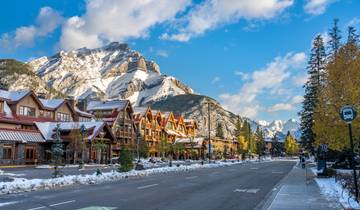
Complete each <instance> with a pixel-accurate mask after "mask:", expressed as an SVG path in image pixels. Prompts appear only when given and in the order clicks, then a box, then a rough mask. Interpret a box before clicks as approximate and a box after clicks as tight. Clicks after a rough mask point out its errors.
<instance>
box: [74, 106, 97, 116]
mask: <svg viewBox="0 0 360 210" xmlns="http://www.w3.org/2000/svg"><path fill="white" fill-rule="evenodd" d="M74 110H75V112H76V114H78V115H79V116H81V117H88V118H94V115H92V114H90V113H88V112H84V111H81V110H80V109H79V108H77V107H75V108H74Z"/></svg>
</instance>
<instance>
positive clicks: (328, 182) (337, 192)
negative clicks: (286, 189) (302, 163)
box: [311, 168, 360, 209]
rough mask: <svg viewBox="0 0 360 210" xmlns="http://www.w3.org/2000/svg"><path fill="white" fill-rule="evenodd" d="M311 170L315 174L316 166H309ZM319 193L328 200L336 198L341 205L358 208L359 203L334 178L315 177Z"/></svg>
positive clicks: (359, 206) (359, 207)
mask: <svg viewBox="0 0 360 210" xmlns="http://www.w3.org/2000/svg"><path fill="white" fill-rule="evenodd" d="M311 170H312V172H313V173H314V174H316V172H317V170H316V168H311ZM315 181H316V183H317V184H318V186H319V188H320V190H321V193H322V194H323V195H325V196H326V198H327V199H328V200H336V201H338V202H340V203H341V204H342V206H343V207H345V208H349V209H360V205H359V204H358V203H356V201H355V199H354V197H353V196H351V194H350V192H349V191H348V190H347V189H344V188H342V185H341V183H340V182H336V181H335V178H315Z"/></svg>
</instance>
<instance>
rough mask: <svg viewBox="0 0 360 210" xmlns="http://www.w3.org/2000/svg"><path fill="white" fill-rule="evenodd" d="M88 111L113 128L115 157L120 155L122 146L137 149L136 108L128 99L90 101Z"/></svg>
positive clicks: (113, 151)
mask: <svg viewBox="0 0 360 210" xmlns="http://www.w3.org/2000/svg"><path fill="white" fill-rule="evenodd" d="M86 111H87V112H89V113H90V114H92V115H94V116H95V119H96V120H98V121H104V122H105V123H106V124H107V125H108V126H109V127H110V128H111V130H112V132H113V134H114V136H115V137H116V141H115V142H114V144H113V145H112V154H113V156H114V157H118V156H119V155H120V148H121V147H126V148H128V149H129V150H131V151H135V149H136V142H135V137H136V130H135V129H136V128H135V124H134V120H133V113H134V110H133V108H132V106H131V103H130V101H128V100H112V101H90V102H89V103H88V105H87V108H86Z"/></svg>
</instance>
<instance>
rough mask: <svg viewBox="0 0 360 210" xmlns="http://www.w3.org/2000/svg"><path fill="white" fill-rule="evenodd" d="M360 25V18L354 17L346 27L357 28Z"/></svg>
mask: <svg viewBox="0 0 360 210" xmlns="http://www.w3.org/2000/svg"><path fill="white" fill-rule="evenodd" d="M359 24H360V18H358V17H354V18H353V19H351V20H350V21H349V22H348V23H347V24H346V25H347V26H357V25H359Z"/></svg>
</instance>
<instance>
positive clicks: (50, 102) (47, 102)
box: [40, 98, 65, 109]
mask: <svg viewBox="0 0 360 210" xmlns="http://www.w3.org/2000/svg"><path fill="white" fill-rule="evenodd" d="M40 101H41V103H42V104H43V105H44V107H46V108H51V109H56V108H58V107H59V106H60V105H61V104H62V103H64V101H65V100H64V99H42V98H40Z"/></svg>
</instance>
